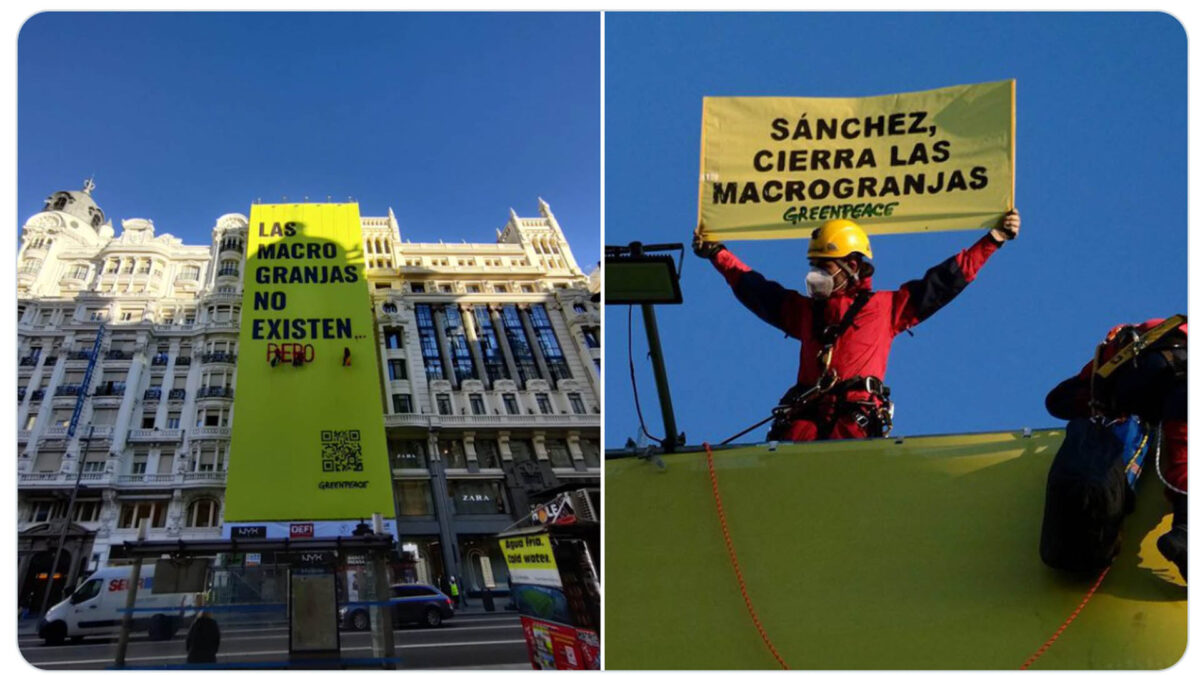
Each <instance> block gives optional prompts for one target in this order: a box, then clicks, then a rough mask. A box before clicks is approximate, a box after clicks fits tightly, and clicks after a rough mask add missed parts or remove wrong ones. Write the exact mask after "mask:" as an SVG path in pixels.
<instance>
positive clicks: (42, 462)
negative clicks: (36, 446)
mask: <svg viewBox="0 0 1200 675" xmlns="http://www.w3.org/2000/svg"><path fill="white" fill-rule="evenodd" d="M62 461H63V453H62V451H61V450H58V451H54V450H45V449H43V450H38V454H37V458H36V459H34V460H33V470H34V471H35V472H37V473H58V471H59V469H61V468H62Z"/></svg>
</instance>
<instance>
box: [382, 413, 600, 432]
mask: <svg viewBox="0 0 1200 675" xmlns="http://www.w3.org/2000/svg"><path fill="white" fill-rule="evenodd" d="M383 419H384V424H385V425H386V426H389V427H422V428H425V427H430V428H438V427H443V428H447V429H546V428H571V429H577V428H588V427H599V426H600V416H599V415H579V414H563V415H544V414H532V415H420V414H417V413H398V414H393V415H384V418H383Z"/></svg>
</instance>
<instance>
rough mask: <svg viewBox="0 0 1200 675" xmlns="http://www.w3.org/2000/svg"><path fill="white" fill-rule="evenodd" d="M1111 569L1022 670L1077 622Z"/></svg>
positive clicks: (1093, 585) (1105, 570) (1102, 573)
mask: <svg viewBox="0 0 1200 675" xmlns="http://www.w3.org/2000/svg"><path fill="white" fill-rule="evenodd" d="M1111 569H1112V566H1111V565H1109V566H1108V567H1105V568H1104V571H1103V572H1101V573H1100V576H1099V577H1098V578H1097V579H1096V583H1094V584H1092V588H1091V590H1089V591H1088V592H1087V595H1085V596H1083V601H1082V602H1080V603H1079V606H1078V607H1076V608H1075V611H1074V612H1071V616H1068V617H1067V620H1066V621H1064V622H1063V625H1061V626H1059V627H1058V630H1056V631H1054V635H1051V636H1050V639H1049V640H1046V642H1045V643H1044V644H1042V646H1041V647H1038V650H1037V651H1036V652H1034V653H1033V656H1030V657H1029V658H1028V659H1026V660H1025V663H1023V664H1022V665H1021V670H1028V669H1029V666H1031V665H1033V662H1034V661H1037V660H1038V658H1040V657H1041V656H1042V654H1045V653H1046V650H1047V649H1050V645H1052V644H1054V641H1055V640H1057V639H1058V636H1060V635H1062V634H1063V631H1065V630H1066V629H1067V626H1070V625H1071V622H1072V621H1074V620H1075V617H1077V616H1079V613H1080V612H1082V611H1083V608H1084V606H1086V605H1087V604H1088V600H1091V599H1092V595H1094V594H1095V593H1096V589H1097V588H1100V582H1101V581H1104V577H1106V576H1108V571H1109V570H1111Z"/></svg>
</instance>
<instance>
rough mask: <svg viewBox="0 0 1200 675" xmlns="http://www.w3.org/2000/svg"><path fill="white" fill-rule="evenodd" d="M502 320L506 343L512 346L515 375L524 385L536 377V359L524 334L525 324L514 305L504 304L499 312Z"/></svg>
mask: <svg viewBox="0 0 1200 675" xmlns="http://www.w3.org/2000/svg"><path fill="white" fill-rule="evenodd" d="M500 318H501V320H502V321H503V322H504V332H505V333H506V334H507V335H508V345H509V347H511V348H512V353H513V360H514V361H516V362H517V364H516V365H517V375H518V376H519V377H520V378H521V385H522V386H524V385H525V383H526V382H528V381H529V380H533V379H537V377H538V371H537V361H536V360H535V359H534V356H533V348H532V347H531V346H530V345H529V338H528V337H526V335H525V326H524V325H522V323H521V315H520V310H519V309H517V306H516V305H505V306H504V309H503V310H502V311H501V312H500Z"/></svg>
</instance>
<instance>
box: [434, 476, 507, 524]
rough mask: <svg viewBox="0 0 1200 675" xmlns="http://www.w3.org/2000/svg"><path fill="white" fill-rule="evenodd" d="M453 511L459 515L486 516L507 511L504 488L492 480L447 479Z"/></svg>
mask: <svg viewBox="0 0 1200 675" xmlns="http://www.w3.org/2000/svg"><path fill="white" fill-rule="evenodd" d="M448 483H449V487H450V499H451V502H452V503H453V504H454V513H455V514H457V515H460V516H475V515H478V516H487V515H495V514H497V513H507V512H508V507H507V506H506V505H505V504H504V496H503V495H504V488H503V487H502V486H501V484H500V482H499V481H494V480H453V481H448Z"/></svg>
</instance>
